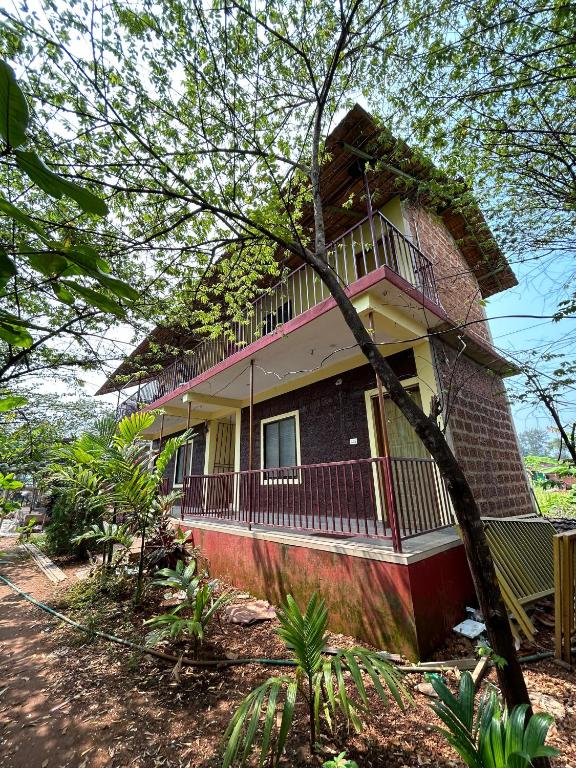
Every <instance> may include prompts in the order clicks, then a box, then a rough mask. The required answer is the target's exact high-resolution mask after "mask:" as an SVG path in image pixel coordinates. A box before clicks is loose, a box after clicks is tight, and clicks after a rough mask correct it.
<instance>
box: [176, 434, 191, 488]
mask: <svg viewBox="0 0 576 768" xmlns="http://www.w3.org/2000/svg"><path fill="white" fill-rule="evenodd" d="M192 446H193V442H192V441H191V442H189V443H185V444H184V445H181V446H180V448H178V450H177V452H176V461H175V462H174V485H182V484H183V483H184V476H185V475H186V474H190V467H191V466H192ZM186 449H188V466H187V471H186V472H185V471H184V462H185V461H186Z"/></svg>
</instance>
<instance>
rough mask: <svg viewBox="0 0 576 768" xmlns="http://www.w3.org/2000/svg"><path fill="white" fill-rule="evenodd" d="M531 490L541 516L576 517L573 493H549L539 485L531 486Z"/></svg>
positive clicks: (575, 501)
mask: <svg viewBox="0 0 576 768" xmlns="http://www.w3.org/2000/svg"><path fill="white" fill-rule="evenodd" d="M533 490H534V496H535V497H536V501H537V502H538V506H539V507H540V511H541V512H542V514H543V515H546V516H547V517H576V495H575V493H574V491H551V490H547V489H546V488H542V487H541V486H539V485H533Z"/></svg>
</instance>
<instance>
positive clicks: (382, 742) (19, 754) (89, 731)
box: [0, 539, 576, 768]
mask: <svg viewBox="0 0 576 768" xmlns="http://www.w3.org/2000/svg"><path fill="white" fill-rule="evenodd" d="M9 550H12V551H14V552H16V551H17V547H16V544H15V541H14V539H3V540H0V551H4V552H7V551H9ZM59 565H60V567H62V568H63V570H64V571H65V572H66V573H67V574H68V575H69V577H70V581H69V583H74V581H77V572H78V564H68V565H66V564H65V563H63V562H60V563H59ZM0 570H1V572H2V573H3V574H4V575H5V576H7V577H8V578H9V579H11V580H12V581H13V582H14V583H15V584H16V585H17V586H19V587H20V588H21V589H24V590H25V591H27V592H29V593H30V594H31V595H32V596H33V597H35V598H36V599H38V600H41V601H43V602H46V603H48V604H49V605H52V606H54V607H56V606H57V605H59V604H61V603H62V591H63V589H66V586H67V583H66V582H63V584H61V585H58V586H54V585H53V584H51V583H50V582H49V581H48V580H47V579H46V577H45V576H44V575H43V574H42V573H41V572H40V571H39V570H38V569H37V567H36V566H35V565H34V564H33V563H32V562H31V561H30V560H28V558H27V557H25V556H24V555H22V554H21V553H19V555H18V559H16V558H15V559H14V561H13V562H12V563H11V564H9V565H2V566H1V567H0ZM160 600H161V595H158V594H156V595H154V596H151V599H150V600H149V601H148V602H147V603H146V604H145V606H144V608H143V610H142V612H141V614H138V613H136V614H134V613H133V612H130V614H129V615H128V614H127V613H126V610H125V609H124V608H123V607H122V604H119V605H116V606H113V605H112V607H110V605H104V604H103V605H102V607H101V612H100V613H99V614H97V616H96V619H95V626H98V628H106V629H107V630H108V631H110V630H112V631H114V628H115V627H116V628H118V631H120V628H121V629H122V633H123V636H131V635H134V637H142V635H143V629H142V622H143V620H144V618H146V616H147V615H149V613H150V612H151V611H152V610H157V608H158V605H159V601H160ZM275 626H276V622H275V621H270V622H264V623H260V624H255V625H253V626H250V627H241V626H238V625H234V624H229V623H226V622H224V621H223V622H222V624H221V625H219V624H218V622H216V623H215V624H214V625H213V629H212V630H211V632H210V635H209V637H208V638H207V642H206V644H205V646H204V648H203V654H204V655H206V656H214V657H220V658H226V657H227V658H234V657H235V656H251V657H254V656H257V657H261V656H266V657H271V658H283V657H285V655H286V651H285V649H284V646H283V644H282V643H281V642H280V641H279V639H278V638H277V637H276V635H275V633H274V627H275ZM330 643H331V644H333V645H335V646H340V647H341V646H344V645H346V646H350V645H352V644H354V641H353V640H352V639H351V638H347V637H343V636H332V637H331V638H330ZM457 648H459V649H460V651H461V652H462V653H466V654H469V651H470V648H469V647H468V646H462V643H461V641H460V640H457V641H455V643H454V644H453V645H452V646H451V647H449V648H447V649H446V651H445V653H444V654H440V655H441V656H442V655H443V657H444V658H452V657H453V656H454V655H457V654H456V653H455V651H456V650H457ZM277 672H278V670H276V669H274V668H270V667H263V666H256V665H250V666H242V667H231V668H222V669H216V670H201V671H199V670H197V669H190V668H184V669H182V670H180V672H179V674H177V675H174V674H173V669H172V668H171V667H169V666H166V665H164V664H162V662H160V661H159V660H156V659H151V658H150V657H147V656H142V655H140V654H137V653H134V652H133V651H131V650H130V649H127V648H122V647H121V646H118V645H112V644H110V643H106V642H100V641H91V640H90V637H87V636H86V635H84V634H81V633H79V632H76V631H74V630H71V629H70V628H63V627H61V626H60V623H59V622H58V621H57V620H55V619H52V618H51V617H50V616H49V615H48V614H46V613H45V612H43V611H41V610H40V609H38V608H35V607H34V606H33V605H31V604H30V603H29V602H28V601H26V600H24V598H22V597H20V596H18V595H17V594H16V593H14V592H13V591H12V590H11V589H9V587H7V586H6V585H5V584H3V583H2V584H0V764H1V765H2V768H67V767H68V766H70V768H101V767H103V766H107V768H125V767H127V766H133V767H134V768H160V766H163V767H164V768H217V767H218V766H219V765H220V762H221V754H222V752H221V750H222V737H223V733H224V731H225V729H226V726H227V724H228V722H229V720H230V717H231V715H232V713H233V711H234V710H235V708H236V707H237V705H238V704H239V702H240V701H241V700H242V698H243V697H244V696H245V695H246V694H247V693H248V692H249V691H250V690H251V689H252V688H253V687H255V686H256V685H257V684H259V683H260V682H263V681H264V680H265V679H266V678H267V677H269V676H271V675H273V674H276V673H277ZM492 674H493V673H492ZM526 677H527V682H528V686H529V688H530V690H531V691H532V692H535V693H538V694H539V695H540V696H542V695H544V696H551V697H553V698H554V699H555V700H556V701H557V702H559V703H560V704H561V705H562V707H563V711H564V717H563V719H562V720H561V721H559V722H558V724H557V725H556V726H555V728H554V731H553V733H552V735H551V739H550V743H552V744H553V745H554V746H556V747H558V748H559V749H561V750H562V752H563V754H562V756H561V757H560V758H558V760H556V761H555V765H557V766H565V767H566V768H568V767H569V766H572V767H573V766H576V701H575V686H574V682H575V680H574V675H572V674H570V673H568V672H566V671H564V670H562V669H560V668H559V667H557V666H556V665H554V664H553V663H552V662H549V661H545V662H539V663H538V664H534V665H532V666H530V667H529V668H527V670H526ZM407 682H408V684H409V685H410V687H413V686H416V685H417V684H418V683H421V682H422V677H421V676H420V675H410V676H408V677H407ZM414 698H415V704H414V706H413V707H411V708H410V709H409V710H408V711H407V712H406V713H402V712H401V711H400V710H399V709H397V708H396V707H393V706H389V707H384V706H383V705H382V703H381V702H380V701H379V700H378V699H376V698H375V699H374V701H373V706H372V709H371V715H370V721H369V723H368V726H367V728H366V729H365V731H364V732H363V733H362V734H361V735H359V736H354V735H350V736H348V734H346V732H345V730H344V729H343V728H340V730H339V731H338V732H337V733H336V736H335V738H334V739H333V740H332V741H330V742H327V748H328V749H331V750H333V751H334V752H336V751H341V750H343V749H346V750H347V753H348V755H349V757H350V758H352V759H355V760H356V761H357V762H358V764H359V766H360V767H361V768H384V767H385V766H386V768H402V767H403V766H410V768H412V766H414V767H416V766H423V765H430V766H437V768H448V766H457V765H460V763H459V761H458V760H457V758H456V756H455V754H454V753H453V752H452V750H451V749H450V748H449V747H447V746H446V744H445V742H444V741H443V739H441V738H440V736H439V735H438V734H437V733H436V732H435V731H434V729H433V724H434V722H436V721H435V719H434V716H433V714H432V713H431V711H430V709H429V706H428V702H429V699H428V698H427V697H426V696H425V695H422V694H419V693H416V692H415V693H414ZM544 700H545V699H544ZM318 764H319V763H318V761H316V760H315V759H312V758H311V757H310V755H309V754H308V752H307V748H306V727H305V712H304V711H298V712H297V715H296V725H295V728H294V730H293V734H292V737H291V739H290V742H289V749H288V751H287V755H286V760H285V765H286V766H291V767H292V768H300V767H301V766H309V765H318Z"/></svg>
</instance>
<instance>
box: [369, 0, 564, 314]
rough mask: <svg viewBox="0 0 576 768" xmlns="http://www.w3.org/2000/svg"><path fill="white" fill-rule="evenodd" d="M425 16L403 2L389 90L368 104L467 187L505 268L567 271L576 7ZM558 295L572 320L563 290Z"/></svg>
mask: <svg viewBox="0 0 576 768" xmlns="http://www.w3.org/2000/svg"><path fill="white" fill-rule="evenodd" d="M429 8H430V6H429V4H428V3H426V2H423V0H409V2H408V3H407V5H406V28H405V30H404V33H403V34H402V35H401V36H399V38H398V40H397V41H396V42H397V47H396V50H395V52H394V55H393V56H391V57H390V58H389V59H388V62H387V67H386V68H383V69H384V74H383V77H385V78H386V86H387V88H386V90H382V89H375V91H374V97H373V100H376V101H377V100H380V104H381V108H382V110H383V111H384V114H385V115H386V117H387V118H388V119H389V120H390V121H391V124H392V125H393V126H394V128H395V129H397V130H399V131H400V132H401V133H402V134H403V135H405V136H410V137H411V141H420V142H421V143H422V145H423V146H425V147H427V148H429V149H433V150H434V152H435V155H436V157H438V158H439V159H440V158H441V159H442V162H443V164H444V167H445V168H446V169H447V170H448V171H449V172H452V173H453V174H455V175H456V176H458V177H459V178H462V179H463V180H464V181H465V182H467V183H468V184H469V185H473V186H474V188H475V191H476V193H477V194H478V195H479V196H480V199H481V203H482V206H483V208H484V210H485V211H487V213H488V214H489V218H490V220H491V222H492V224H493V226H495V227H496V229H497V234H498V235H499V238H500V239H501V241H502V242H503V243H504V246H505V250H506V252H507V254H508V255H509V256H510V257H511V258H514V259H517V260H519V261H524V260H533V259H540V260H544V259H549V261H550V263H551V264H552V262H553V260H555V261H557V260H558V257H559V256H561V255H564V256H566V257H567V258H566V260H565V264H566V270H572V265H571V264H570V261H569V258H573V256H574V252H575V250H576V240H575V239H574V231H575V226H574V225H575V223H576V195H575V181H576V175H575V171H574V169H575V168H576V131H575V130H574V126H575V125H576V107H575V106H574V104H575V100H574V96H575V95H576V73H575V71H574V66H573V62H574V59H575V57H576V40H575V38H574V34H573V27H574V8H573V6H572V5H571V4H570V3H569V2H563V1H562V0H560V2H557V3H547V2H545V1H544V0H535V2H529V3H528V2H522V0H520V2H515V3H506V2H501V1H500V0H468V1H467V2H464V3H462V2H457V1H456V0H439V2H436V3H434V7H433V13H427V11H428V9H429ZM381 96H384V98H383V99H382V98H380V97H381ZM407 103H408V104H409V105H410V109H409V110H407V109H405V108H404V105H405V104H407ZM568 257H569V258H568ZM542 273H543V270H539V273H538V274H539V275H541V274H542ZM558 287H559V288H560V286H558ZM559 294H560V299H561V300H564V301H566V304H565V305H563V306H564V309H565V310H566V311H569V309H570V307H571V308H572V310H571V311H574V301H573V300H569V301H568V300H567V299H566V291H565V289H563V290H560V291H559Z"/></svg>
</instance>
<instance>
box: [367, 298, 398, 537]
mask: <svg viewBox="0 0 576 768" xmlns="http://www.w3.org/2000/svg"><path fill="white" fill-rule="evenodd" d="M368 319H369V321H370V328H369V331H370V335H371V336H372V341H375V328H374V315H373V313H372V312H369V313H368ZM376 386H377V387H378V410H379V413H380V427H381V432H382V452H383V454H384V456H382V457H381V458H382V470H383V476H384V478H383V479H384V493H383V494H382V506H383V507H384V509H385V510H386V513H387V515H388V522H389V523H390V533H391V534H392V546H393V548H394V552H402V537H401V535H400V528H399V526H398V515H397V510H396V496H395V494H394V478H393V475H392V464H391V462H390V445H389V442H388V428H387V425H386V411H385V409H384V391H383V389H382V381H381V380H380V376H378V374H376ZM377 448H378V446H377Z"/></svg>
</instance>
